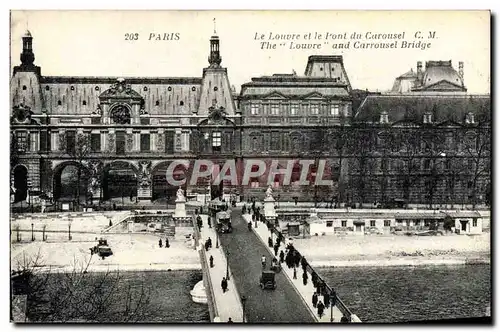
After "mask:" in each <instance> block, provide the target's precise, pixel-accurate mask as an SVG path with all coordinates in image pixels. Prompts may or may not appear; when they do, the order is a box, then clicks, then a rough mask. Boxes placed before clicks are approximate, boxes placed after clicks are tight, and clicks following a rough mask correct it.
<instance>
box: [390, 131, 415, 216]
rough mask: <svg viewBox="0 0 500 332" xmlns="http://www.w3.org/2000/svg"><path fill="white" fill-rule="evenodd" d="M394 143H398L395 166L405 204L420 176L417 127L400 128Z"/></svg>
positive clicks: (408, 200)
mask: <svg viewBox="0 0 500 332" xmlns="http://www.w3.org/2000/svg"><path fill="white" fill-rule="evenodd" d="M393 144H395V145H399V149H397V148H396V149H397V150H399V152H398V157H399V158H398V159H399V165H398V167H397V171H398V177H399V178H400V180H401V185H402V187H403V198H404V200H405V205H406V206H407V205H408V203H409V202H410V199H411V197H410V193H411V191H412V189H413V186H414V184H415V183H416V182H417V181H418V179H419V177H420V174H419V173H420V135H419V132H418V127H416V128H413V127H409V128H401V130H400V131H399V132H398V133H396V137H395V141H394V143H393Z"/></svg>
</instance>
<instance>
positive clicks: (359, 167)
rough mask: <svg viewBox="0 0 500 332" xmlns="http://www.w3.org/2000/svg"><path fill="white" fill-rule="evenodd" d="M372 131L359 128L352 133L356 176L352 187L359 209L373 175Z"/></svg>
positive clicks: (363, 127)
mask: <svg viewBox="0 0 500 332" xmlns="http://www.w3.org/2000/svg"><path fill="white" fill-rule="evenodd" d="M373 140H374V136H373V130H371V128H368V127H366V126H361V127H359V128H357V129H356V130H355V131H354V135H353V139H351V140H350V142H351V149H352V153H353V157H354V158H353V159H354V160H353V163H352V164H353V166H354V167H353V171H354V174H356V176H355V177H354V178H353V181H351V182H352V187H353V188H355V191H356V193H357V197H358V200H359V205H360V207H362V206H363V203H364V202H366V200H367V197H366V196H367V193H368V192H369V190H370V189H371V181H372V178H371V176H370V175H371V174H372V173H375V172H376V170H375V165H374V162H373V161H374V159H373V157H372V154H371V152H372V148H373Z"/></svg>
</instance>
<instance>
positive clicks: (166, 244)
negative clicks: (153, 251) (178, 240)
mask: <svg viewBox="0 0 500 332" xmlns="http://www.w3.org/2000/svg"><path fill="white" fill-rule="evenodd" d="M165 248H170V242H169V241H168V237H167V238H166V239H165Z"/></svg>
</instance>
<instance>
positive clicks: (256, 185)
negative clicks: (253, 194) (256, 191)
mask: <svg viewBox="0 0 500 332" xmlns="http://www.w3.org/2000/svg"><path fill="white" fill-rule="evenodd" d="M251 187H252V188H259V181H256V180H252V183H251Z"/></svg>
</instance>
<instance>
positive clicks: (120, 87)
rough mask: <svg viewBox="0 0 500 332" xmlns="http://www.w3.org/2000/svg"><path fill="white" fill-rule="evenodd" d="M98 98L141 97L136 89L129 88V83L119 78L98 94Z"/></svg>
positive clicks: (139, 98) (135, 98)
mask: <svg viewBox="0 0 500 332" xmlns="http://www.w3.org/2000/svg"><path fill="white" fill-rule="evenodd" d="M99 99H101V101H103V100H106V99H129V100H130V99H132V100H142V99H143V98H142V96H141V95H140V94H139V93H138V92H137V91H135V90H133V89H132V88H131V85H130V84H127V82H126V81H125V79H123V78H119V79H117V80H116V82H115V83H114V84H112V85H111V87H110V88H109V89H108V90H106V91H104V92H103V93H101V95H99Z"/></svg>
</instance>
